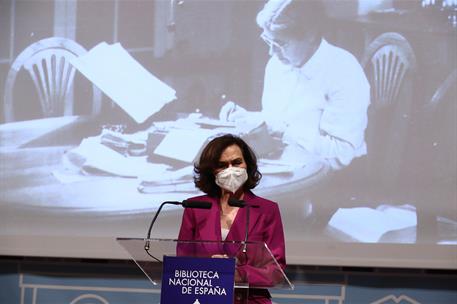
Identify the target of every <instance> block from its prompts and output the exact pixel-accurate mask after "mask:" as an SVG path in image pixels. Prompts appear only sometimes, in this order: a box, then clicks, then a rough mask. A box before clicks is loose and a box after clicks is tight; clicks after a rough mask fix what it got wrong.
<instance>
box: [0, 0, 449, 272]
mask: <svg viewBox="0 0 457 304" xmlns="http://www.w3.org/2000/svg"><path fill="white" fill-rule="evenodd" d="M312 1H313V0H310V2H312ZM264 4H265V2H264V1H248V0H214V1H209V0H184V1H176V0H171V1H165V0H157V1H153V0H141V1H140V0H132V1H127V0H126V1H122V0H112V1H111V0H102V1H57V0H56V1H52V0H39V1H32V0H29V1H27V0H5V1H0V41H1V43H0V97H1V98H2V100H3V106H2V107H1V110H0V111H1V114H2V115H1V117H2V118H1V121H0V123H1V124H0V170H1V171H0V254H1V255H19V256H55V257H78V258H108V259H119V258H120V259H126V258H128V256H127V254H126V253H125V252H124V251H123V249H122V248H121V247H120V246H119V245H118V244H117V243H116V241H115V238H116V237H145V236H146V230H147V227H148V225H149V222H150V221H151V219H152V217H153V215H154V213H155V212H156V211H157V208H158V206H159V205H160V204H161V203H162V202H164V201H182V200H184V199H187V198H189V197H193V196H197V195H201V194H202V193H201V192H199V191H198V190H197V189H196V188H195V186H194V183H193V164H194V163H195V162H196V161H197V160H198V156H199V152H200V150H201V148H202V147H203V146H204V145H205V144H206V143H207V142H208V140H210V139H211V138H213V137H215V136H218V135H220V134H224V133H233V134H236V135H239V136H241V137H242V138H243V139H245V140H246V142H248V143H249V144H250V145H251V147H252V148H253V149H254V151H255V152H256V154H257V157H258V162H259V170H260V172H261V173H262V174H263V178H262V180H261V182H260V184H259V185H258V186H257V187H256V188H255V189H254V190H253V192H254V193H255V194H257V195H259V196H262V197H265V198H268V199H270V200H273V201H275V202H277V203H278V204H279V206H280V210H281V215H282V219H283V224H284V228H285V236H286V247H287V248H286V249H287V261H288V263H289V264H305V265H339V266H345V265H347V266H381V267H419V268H457V194H456V189H457V187H456V186H457V182H456V175H457V174H456V171H457V165H456V155H457V149H456V143H457V135H456V134H457V120H456V113H457V110H456V104H457V102H456V101H457V100H456V96H457V95H456V81H457V80H456V79H457V64H456V54H457V50H456V48H457V40H456V37H457V36H456V31H457V25H456V19H455V18H456V4H455V2H453V1H436V3H435V4H428V3H427V1H425V2H424V1H419V0H417V1H415V0H411V1H406V0H405V1H395V0H376V1H368V0H367V1H362V0H360V1H355V0H354V1H352V0H347V1H332V0H326V1H324V5H325V10H326V15H327V18H325V19H323V20H321V22H320V23H319V24H318V26H319V28H320V29H321V32H322V34H323V39H325V42H326V43H328V44H329V45H331V47H334V49H335V50H339V51H338V52H340V51H341V52H344V54H345V56H346V57H345V58H352V59H351V60H353V65H354V66H357V67H358V68H360V70H361V71H363V74H361V75H364V76H365V77H366V79H365V80H366V83H367V84H369V86H370V89H367V92H369V93H370V97H369V98H368V99H366V101H365V102H367V103H366V107H365V108H364V107H361V108H359V110H358V111H352V110H351V109H352V108H351V107H352V104H356V103H357V102H358V100H353V99H351V100H348V104H347V105H341V104H340V106H341V108H340V110H339V112H338V111H333V110H335V109H333V108H332V104H331V103H330V101H329V100H331V98H332V97H331V96H329V94H330V93H329V92H327V91H325V90H324V87H325V86H324V85H323V84H322V83H321V84H319V85H315V86H311V87H310V88H307V90H308V92H310V94H309V95H306V96H305V97H304V99H303V101H302V102H303V103H301V101H300V103H299V104H298V105H295V106H294V107H290V105H289V100H288V99H287V98H288V97H287V96H288V92H285V93H284V92H280V91H278V89H277V88H276V86H277V85H280V81H281V80H278V81H277V82H275V81H273V82H268V83H267V81H266V80H265V79H266V78H265V71H266V67H267V63H268V62H269V60H270V55H271V54H269V51H271V47H272V46H271V45H270V46H269V45H267V44H265V41H263V39H262V38H261V34H262V30H261V28H260V27H259V26H258V25H257V23H256V16H257V13H258V12H259V11H260V10H261V9H262V8H263V6H264ZM269 47H270V49H269ZM280 47H284V48H285V47H287V46H283V45H281V46H280ZM44 49H47V50H46V51H43V50H44ZM68 50H70V51H68ZM65 52H69V53H70V55H68V54H67V53H65ZM64 53H65V54H64ZM274 56H275V55H274ZM332 62H333V61H332ZM65 64H67V65H65ZM305 65H306V64H305ZM340 66H344V65H340V62H336V63H335V65H333V63H332V64H330V63H329V62H327V61H325V60H324V61H323V60H320V61H319V60H314V61H313V67H312V69H311V72H310V75H311V76H310V77H311V78H312V77H316V78H317V77H320V76H319V75H321V74H320V73H327V74H329V75H332V76H331V82H332V83H331V86H332V87H335V88H339V87H343V86H344V85H343V84H344V83H357V81H358V80H355V79H354V77H355V76H354V75H355V74H353V73H352V72H351V70H345V69H340V70H338V69H339V67H340ZM64 67H65V68H64ZM71 71H73V72H74V75H73V76H74V78H71V77H72V74H71V73H72V72H71ZM329 71H334V72H331V73H330V72H329ZM395 71H397V72H398V73H397V74H396V72H395ZM32 75H41V76H36V77H37V78H35V79H34V78H33V77H32ZM335 75H337V76H335ZM39 77H42V78H39ZM66 77H68V78H66ZM306 77H307V76H306ZM311 78H310V79H311ZM41 79H48V82H42V80H41ZM278 79H280V78H278ZM323 79H324V80H323V81H324V82H325V81H327V82H329V81H330V80H329V78H327V77H323ZM66 80H69V81H68V83H66V82H65V81H66ZM43 81H44V80H43ZM340 81H341V83H340ZM41 86H42V87H41ZM40 87H41V89H40ZM353 89H354V90H353V91H352V92H350V93H351V94H353V93H354V96H358V95H357V93H360V92H363V90H364V82H363V81H361V82H360V86H358V85H356V86H355V87H354V88H353ZM264 90H272V91H273V92H275V93H274V95H275V96H276V99H274V100H273V105H270V115H272V116H273V120H274V119H278V120H281V121H282V123H283V124H284V125H285V126H286V127H285V128H294V132H289V133H287V131H286V132H277V131H275V130H274V128H273V127H272V125H271V124H270V122H269V120H268V119H265V118H262V116H261V115H260V114H262V113H263V114H265V111H264V110H265V109H264V107H265V101H262V100H263V99H265V97H264V98H263V95H264ZM52 92H57V93H56V94H54V96H52V95H53V94H52ZM360 94H361V93H360ZM316 96H318V98H324V99H323V100H322V103H321V105H320V106H319V107H317V108H314V109H313V111H316V113H318V116H319V117H320V116H322V117H323V116H325V115H329V116H328V117H327V118H326V120H325V122H324V121H323V120H322V121H319V122H317V123H315V124H314V125H316V126H318V129H316V130H312V129H310V128H309V127H308V126H309V124H308V122H310V119H312V117H314V116H307V113H308V112H307V111H309V109H310V106H309V105H308V104H313V102H314V99H313V98H315V97H316ZM351 96H353V95H351ZM224 106H225V108H224ZM222 108H224V109H228V108H230V109H231V110H234V109H236V108H238V109H239V108H243V109H245V110H246V111H249V112H256V113H260V114H259V116H255V115H254V116H247V117H248V118H247V119H245V120H234V119H232V120H231V119H228V120H227V118H228V116H227V115H228V114H227V112H224V111H221V109H222ZM331 111H333V112H332V113H333V114H332V115H333V116H332V115H330V114H325V113H330V112H331ZM271 113H273V114H271ZM288 115H289V116H288ZM258 117H261V118H258ZM289 117H290V119H289ZM364 119H365V122H366V124H364V123H363V122H362V123H361V125H360V126H359V127H358V128H359V129H358V130H349V131H348V132H349V134H355V132H361V133H360V134H362V138H361V139H360V140H359V141H360V142H361V143H364V144H366V146H364V147H366V149H365V150H364V149H362V150H363V151H362V150H361V152H360V151H359V153H356V154H355V155H352V157H349V159H346V161H344V160H341V159H338V160H337V161H335V160H334V159H333V160H331V158H332V157H330V156H329V155H330V154H332V153H331V152H328V153H324V152H322V151H320V152H316V151H310V150H309V149H307V148H306V147H304V146H306V144H303V143H302V142H300V140H298V139H299V138H302V137H303V136H305V135H304V134H307V133H308V132H316V135H315V136H322V137H325V138H327V139H328V140H330V141H336V142H341V140H342V138H341V137H339V135H338V134H339V133H338V132H335V133H332V131H331V130H341V128H343V127H342V124H344V123H346V124H350V123H352V122H354V121H357V120H361V121H364ZM343 121H345V122H343ZM324 123H325V124H326V126H324ZM344 145H345V147H352V146H351V143H347V142H346V143H345V144H344ZM340 148H341V147H340ZM343 148H344V147H343ZM329 159H330V160H329ZM181 215H182V208H181V207H176V206H174V207H166V208H165V209H164V210H163V211H162V213H161V214H160V216H159V219H158V221H157V222H156V224H155V225H154V228H153V230H152V236H153V237H160V238H176V237H177V233H178V229H179V226H180V220H181Z"/></svg>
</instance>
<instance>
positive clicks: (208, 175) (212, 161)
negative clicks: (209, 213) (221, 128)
mask: <svg viewBox="0 0 457 304" xmlns="http://www.w3.org/2000/svg"><path fill="white" fill-rule="evenodd" d="M232 145H237V146H238V147H239V148H240V149H241V152H242V153H243V158H244V161H245V162H246V166H247V168H246V171H247V174H248V179H247V181H246V182H245V183H244V185H243V189H244V190H250V189H253V188H255V187H256V186H257V185H258V183H259V181H260V179H261V178H262V174H261V173H260V172H259V170H258V169H257V157H256V156H255V153H254V151H253V150H252V149H251V148H250V147H249V146H248V144H247V143H246V142H245V141H244V140H242V139H241V138H240V137H238V136H235V135H232V134H225V135H222V136H219V137H216V138H214V139H212V140H211V141H210V142H209V143H208V144H207V145H206V147H205V148H204V149H203V151H202V153H201V155H200V159H199V161H198V163H196V164H194V173H195V175H194V182H195V186H196V187H197V188H198V189H200V190H201V191H203V192H205V193H206V194H208V195H209V196H213V197H218V196H220V195H221V189H220V188H219V186H218V185H216V182H215V175H214V171H215V170H216V169H217V166H218V163H219V159H220V157H221V155H222V152H224V150H225V149H226V148H227V147H229V146H232Z"/></svg>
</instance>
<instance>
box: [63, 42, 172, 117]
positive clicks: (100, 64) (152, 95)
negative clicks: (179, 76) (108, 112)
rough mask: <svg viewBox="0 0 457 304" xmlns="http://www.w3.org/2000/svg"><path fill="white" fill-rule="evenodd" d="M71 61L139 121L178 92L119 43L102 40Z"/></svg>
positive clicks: (155, 110) (158, 109) (156, 110)
mask: <svg viewBox="0 0 457 304" xmlns="http://www.w3.org/2000/svg"><path fill="white" fill-rule="evenodd" d="M71 64H72V65H73V66H74V67H75V68H76V69H77V70H78V71H80V72H81V73H82V74H83V75H84V76H86V77H87V78H88V79H89V80H90V81H92V82H93V83H94V84H95V85H96V86H97V87H98V88H99V89H100V90H102V91H103V92H104V93H105V94H106V95H107V96H108V97H110V98H111V99H112V100H113V101H114V102H115V103H116V104H118V105H119V106H120V107H121V108H122V109H123V110H124V111H125V112H127V113H128V114H129V115H130V116H131V117H132V118H133V119H134V120H135V121H136V122H137V123H142V122H144V121H145V120H146V119H148V118H149V117H150V116H151V115H153V114H154V113H156V112H158V111H160V109H162V107H163V106H164V105H165V104H167V103H168V102H170V101H172V100H174V99H176V91H175V90H173V89H172V88H170V87H169V86H168V85H166V84H165V83H163V82H162V81H161V80H159V79H158V78H157V77H155V76H154V75H152V74H151V73H150V72H148V71H147V70H146V69H145V68H144V67H143V66H142V65H141V64H139V63H138V62H137V61H136V60H135V59H134V58H133V57H132V56H130V54H129V53H128V52H127V51H126V50H125V49H124V48H123V47H122V46H121V44H120V43H116V44H113V45H108V44H107V43H106V42H102V43H100V44H98V45H97V46H95V47H94V48H93V49H91V50H90V51H89V52H87V53H86V54H84V55H81V56H79V57H78V58H75V59H73V60H72V61H71Z"/></svg>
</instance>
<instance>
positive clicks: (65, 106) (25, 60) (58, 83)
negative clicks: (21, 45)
mask: <svg viewBox="0 0 457 304" xmlns="http://www.w3.org/2000/svg"><path fill="white" fill-rule="evenodd" d="M86 52H87V51H86V49H84V48H83V47H82V46H81V45H79V44H78V43H76V42H75V41H73V40H70V39H67V38H61V37H51V38H46V39H42V40H40V41H37V42H35V43H33V44H31V45H30V46H28V47H27V48H25V49H24V50H23V51H22V52H21V53H20V54H19V55H18V56H17V58H16V59H15V60H14V62H13V64H12V65H11V68H10V70H9V72H8V76H7V79H6V83H5V95H4V115H5V117H4V118H5V122H10V121H14V106H13V103H14V99H13V89H14V84H15V82H16V77H17V74H18V73H19V71H21V69H22V68H24V69H25V70H27V71H28V72H29V74H30V77H31V78H32V80H33V83H34V85H35V88H36V90H37V93H38V97H39V100H40V104H41V110H42V114H43V116H44V117H52V116H62V115H72V114H73V100H72V98H70V94H71V92H72V86H73V80H74V76H75V69H74V67H73V66H72V65H71V64H70V60H71V59H73V58H75V57H77V56H79V55H81V54H84V53H86ZM101 98H102V94H101V91H100V90H99V89H98V88H97V87H96V86H93V87H92V113H93V114H98V113H99V112H100V109H101Z"/></svg>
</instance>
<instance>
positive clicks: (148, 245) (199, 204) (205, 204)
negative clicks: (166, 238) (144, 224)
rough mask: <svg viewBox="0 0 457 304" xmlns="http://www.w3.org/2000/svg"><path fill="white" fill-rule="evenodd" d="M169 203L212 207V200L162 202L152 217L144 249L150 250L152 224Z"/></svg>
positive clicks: (193, 206)
mask: <svg viewBox="0 0 457 304" xmlns="http://www.w3.org/2000/svg"><path fill="white" fill-rule="evenodd" d="M167 204H170V205H181V206H182V207H184V208H197V209H210V208H211V203H210V202H203V201H189V200H184V201H182V202H173V201H167V202H163V203H162V204H160V207H159V209H157V212H156V214H155V215H154V218H153V219H152V221H151V224H149V229H148V234H147V236H146V243H145V244H144V250H146V252H148V250H149V248H150V241H149V239H150V238H151V231H152V226H154V223H155V221H156V220H157V217H158V216H159V213H160V211H161V210H162V207H163V206H164V205H167ZM154 258H155V257H154ZM155 259H156V258H155ZM156 260H157V259H156Z"/></svg>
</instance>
